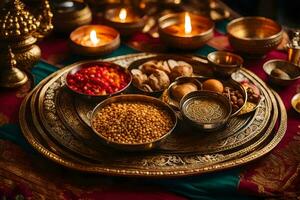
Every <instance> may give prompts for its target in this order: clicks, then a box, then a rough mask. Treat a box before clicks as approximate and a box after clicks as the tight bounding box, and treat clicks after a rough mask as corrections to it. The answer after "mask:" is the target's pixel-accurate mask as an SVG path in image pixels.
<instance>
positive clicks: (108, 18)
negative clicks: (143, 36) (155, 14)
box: [104, 7, 145, 36]
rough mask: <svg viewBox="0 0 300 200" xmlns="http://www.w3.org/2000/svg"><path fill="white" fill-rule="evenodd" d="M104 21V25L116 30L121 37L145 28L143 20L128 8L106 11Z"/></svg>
mask: <svg viewBox="0 0 300 200" xmlns="http://www.w3.org/2000/svg"><path fill="white" fill-rule="evenodd" d="M104 19H105V22H106V24H108V25H109V26H112V27H114V28H116V29H117V30H118V31H120V33H121V35H123V36H124V35H125V36H126V35H130V34H132V33H134V32H136V31H140V30H142V29H143V27H144V26H145V20H144V19H143V18H142V17H140V16H139V15H138V14H137V13H135V12H134V11H133V9H132V8H129V7H127V8H125V7H124V8H111V9H108V10H107V11H106V12H105V15H104Z"/></svg>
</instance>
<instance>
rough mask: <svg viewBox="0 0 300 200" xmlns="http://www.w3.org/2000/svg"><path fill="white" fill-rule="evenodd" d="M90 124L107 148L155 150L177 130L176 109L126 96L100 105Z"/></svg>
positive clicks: (158, 102)
mask: <svg viewBox="0 0 300 200" xmlns="http://www.w3.org/2000/svg"><path fill="white" fill-rule="evenodd" d="M90 124H91V128H92V129H93V131H94V132H95V133H96V134H97V135H98V136H99V138H100V139H101V140H102V141H104V142H105V143H106V144H108V145H110V146H112V147H115V148H118V149H122V150H129V151H134V150H150V149H153V148H155V147H157V146H159V144H160V143H161V142H162V141H163V140H164V139H165V138H166V137H167V136H168V135H169V134H171V133H172V131H173V130H174V129H175V127H176V124H177V117H176V114H175V112H174V111H173V110H172V108H171V107H170V106H169V105H167V104H166V103H164V102H162V101H160V100H159V99H157V98H154V97H150V96H145V95H138V94H126V95H119V96H114V97H111V98H109V99H106V100H104V101H102V102H101V103H99V104H98V105H97V106H96V107H95V108H94V110H93V111H92V114H91V117H90Z"/></svg>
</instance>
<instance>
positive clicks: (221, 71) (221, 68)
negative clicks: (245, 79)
mask: <svg viewBox="0 0 300 200" xmlns="http://www.w3.org/2000/svg"><path fill="white" fill-rule="evenodd" d="M207 59H208V61H209V63H210V64H211V65H212V67H213V69H214V73H215V74H216V75H217V76H221V77H230V76H231V74H232V73H234V72H236V71H237V70H239V69H240V68H241V66H242V65H243V62H244V60H243V58H242V57H240V56H238V55H236V54H233V53H230V52H226V51H215V52H212V53H210V54H208V56H207Z"/></svg>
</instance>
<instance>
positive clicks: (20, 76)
mask: <svg viewBox="0 0 300 200" xmlns="http://www.w3.org/2000/svg"><path fill="white" fill-rule="evenodd" d="M4 62H6V64H5V65H4V69H3V70H1V71H2V72H1V74H0V87H7V88H14V87H18V86H21V85H23V84H25V83H26V81H27V80H28V78H27V75H26V74H25V73H24V72H22V71H21V70H19V69H18V68H16V64H17V62H16V59H15V55H14V54H13V53H12V50H11V48H10V47H9V49H8V54H7V56H6V58H5V59H4Z"/></svg>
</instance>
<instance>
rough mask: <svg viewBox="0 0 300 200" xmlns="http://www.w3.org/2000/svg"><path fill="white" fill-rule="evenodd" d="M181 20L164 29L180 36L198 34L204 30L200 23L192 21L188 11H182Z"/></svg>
mask: <svg viewBox="0 0 300 200" xmlns="http://www.w3.org/2000/svg"><path fill="white" fill-rule="evenodd" d="M181 21H182V22H179V23H177V24H174V25H171V26H168V27H166V28H165V31H167V32H169V33H171V34H174V35H177V36H181V37H190V36H194V35H198V34H200V33H202V32H204V31H205V30H206V28H205V27H203V26H201V24H199V23H197V22H194V21H192V19H191V16H190V14H189V13H188V12H185V13H184V20H181Z"/></svg>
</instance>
